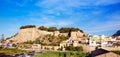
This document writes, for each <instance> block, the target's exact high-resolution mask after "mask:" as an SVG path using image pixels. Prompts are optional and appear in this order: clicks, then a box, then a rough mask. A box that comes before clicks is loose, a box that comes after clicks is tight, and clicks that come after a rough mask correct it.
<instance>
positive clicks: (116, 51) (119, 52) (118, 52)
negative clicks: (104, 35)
mask: <svg viewBox="0 0 120 57" xmlns="http://www.w3.org/2000/svg"><path fill="white" fill-rule="evenodd" d="M112 52H114V53H116V54H119V55H120V50H114V51H112Z"/></svg>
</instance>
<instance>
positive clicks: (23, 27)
mask: <svg viewBox="0 0 120 57" xmlns="http://www.w3.org/2000/svg"><path fill="white" fill-rule="evenodd" d="M35 27H36V26H35V25H25V26H21V27H20V29H25V28H35Z"/></svg>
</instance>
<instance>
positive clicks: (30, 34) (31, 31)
mask: <svg viewBox="0 0 120 57" xmlns="http://www.w3.org/2000/svg"><path fill="white" fill-rule="evenodd" d="M45 35H54V36H58V35H64V36H68V33H60V32H59V31H55V32H48V31H43V30H39V29H37V28H26V29H20V31H19V32H18V34H17V35H16V36H14V37H12V38H10V39H8V40H7V41H10V40H12V41H13V42H15V43H22V42H26V41H30V40H31V41H34V40H35V39H37V38H38V37H40V36H45ZM83 35H84V33H82V32H80V31H77V32H71V37H70V38H78V37H83Z"/></svg>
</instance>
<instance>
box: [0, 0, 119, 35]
mask: <svg viewBox="0 0 120 57" xmlns="http://www.w3.org/2000/svg"><path fill="white" fill-rule="evenodd" d="M22 25H36V26H37V27H38V26H41V25H44V26H46V27H50V26H55V27H58V28H60V27H78V28H80V29H82V30H84V31H85V32H86V33H89V34H96V35H112V34H114V33H115V32H116V31H117V30H119V29H120V0H0V26H1V27H0V35H1V34H5V37H9V36H12V35H14V34H15V33H17V32H18V31H19V27H20V26H22Z"/></svg>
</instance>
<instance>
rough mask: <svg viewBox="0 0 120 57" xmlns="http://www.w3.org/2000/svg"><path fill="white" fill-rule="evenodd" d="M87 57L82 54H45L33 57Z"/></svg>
mask: <svg viewBox="0 0 120 57" xmlns="http://www.w3.org/2000/svg"><path fill="white" fill-rule="evenodd" d="M87 55H88V54H86V53H83V52H46V53H41V54H38V55H35V56H34V57H86V56H87Z"/></svg>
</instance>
